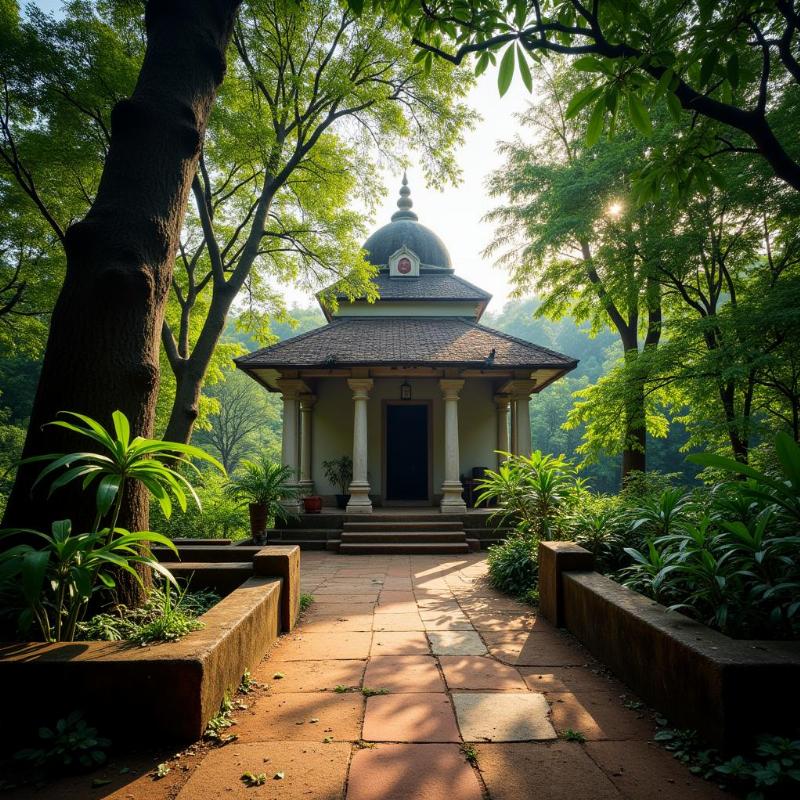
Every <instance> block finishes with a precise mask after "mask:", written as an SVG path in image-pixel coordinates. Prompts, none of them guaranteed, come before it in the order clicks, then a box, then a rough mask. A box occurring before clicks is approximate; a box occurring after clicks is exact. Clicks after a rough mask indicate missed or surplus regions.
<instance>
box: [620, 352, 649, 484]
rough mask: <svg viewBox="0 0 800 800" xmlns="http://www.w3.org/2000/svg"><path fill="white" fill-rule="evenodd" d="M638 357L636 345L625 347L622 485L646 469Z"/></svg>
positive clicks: (644, 432) (642, 388)
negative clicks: (633, 474)
mask: <svg viewBox="0 0 800 800" xmlns="http://www.w3.org/2000/svg"><path fill="white" fill-rule="evenodd" d="M638 355H639V349H638V345H637V344H635V343H634V344H630V343H628V344H626V346H625V370H626V378H625V379H626V382H627V384H628V385H627V389H626V393H625V421H624V428H625V433H624V435H625V442H624V445H623V450H622V483H623V485H624V484H625V481H626V480H627V479H628V478H629V477H630V474H631V473H632V472H644V471H645V470H646V469H647V424H646V421H645V408H644V381H643V380H642V379H641V377H640V376H639V375H638V374H636V366H635V365H636V360H637V358H638Z"/></svg>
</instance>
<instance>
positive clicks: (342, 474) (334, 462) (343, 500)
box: [322, 456, 353, 508]
mask: <svg viewBox="0 0 800 800" xmlns="http://www.w3.org/2000/svg"><path fill="white" fill-rule="evenodd" d="M322 471H323V472H324V473H325V478H326V479H327V480H328V481H330V482H331V483H332V484H333V485H334V486H335V487H336V488H338V489H339V492H340V493H339V494H337V495H336V507H337V508H347V503H348V501H349V500H350V495H349V494H348V493H347V489H348V487H349V486H350V482H351V481H352V480H353V459H352V458H350V456H340V457H339V458H333V459H331V460H330V461H323V462H322Z"/></svg>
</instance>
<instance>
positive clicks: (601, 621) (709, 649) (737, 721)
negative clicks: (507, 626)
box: [539, 542, 800, 750]
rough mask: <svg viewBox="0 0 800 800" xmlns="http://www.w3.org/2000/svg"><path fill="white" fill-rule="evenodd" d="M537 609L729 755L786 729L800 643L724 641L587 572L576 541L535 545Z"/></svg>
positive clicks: (676, 720) (798, 707)
mask: <svg viewBox="0 0 800 800" xmlns="http://www.w3.org/2000/svg"><path fill="white" fill-rule="evenodd" d="M539 597H540V612H541V613H542V615H543V616H544V617H546V618H547V619H549V620H550V621H551V622H553V623H554V624H556V625H559V626H562V627H566V628H567V630H569V631H570V632H571V633H572V634H574V635H575V636H576V637H577V638H578V639H579V640H580V641H581V642H582V643H583V644H584V645H585V646H586V647H587V648H588V649H589V650H590V651H591V652H592V653H593V654H594V655H595V656H597V658H598V659H600V661H602V662H603V663H605V664H606V665H607V666H608V667H609V668H610V669H611V670H612V671H613V672H614V673H615V674H616V675H617V676H618V677H619V678H621V679H622V680H623V681H624V682H625V683H626V684H627V685H628V686H630V688H631V689H632V690H633V691H635V692H636V694H638V695H639V697H641V698H642V700H644V701H645V702H647V703H648V704H649V705H651V706H652V707H653V708H656V709H657V710H659V711H660V712H661V713H663V714H664V715H665V716H666V717H667V718H668V719H669V720H670V722H671V723H672V724H674V725H676V726H678V727H682V728H692V729H695V730H698V731H700V732H701V733H702V734H703V735H704V736H705V737H706V738H707V739H708V740H709V741H710V742H711V743H713V744H714V745H716V746H718V747H720V748H722V749H724V750H731V749H735V748H737V747H739V746H746V745H748V744H750V743H751V741H752V739H753V738H754V737H755V736H757V735H758V734H760V733H774V734H780V733H789V734H791V733H792V732H793V730H794V729H795V728H796V726H797V719H798V714H799V713H800V693H798V691H797V686H798V683H800V643H798V642H764V641H747V640H739V639H731V638H730V637H728V636H725V635H723V634H721V633H719V632H718V631H715V630H713V629H711V628H708V627H707V626H705V625H702V624H701V623H698V622H695V621H694V620H692V619H690V618H689V617H686V616H685V615H683V614H679V613H675V612H669V611H667V609H666V608H665V607H664V606H661V605H659V604H658V603H656V602H654V601H653V600H650V599H649V598H647V597H645V596H643V595H640V594H638V593H637V592H634V591H631V590H630V589H627V588H625V587H624V586H621V585H620V584H618V583H615V582H614V581H612V580H611V579H609V578H606V577H605V576H604V575H600V574H599V573H597V572H594V571H593V570H592V555H591V553H589V552H588V551H586V550H584V549H583V548H581V547H579V546H578V545H576V544H574V543H573V542H542V543H541V544H540V545H539Z"/></svg>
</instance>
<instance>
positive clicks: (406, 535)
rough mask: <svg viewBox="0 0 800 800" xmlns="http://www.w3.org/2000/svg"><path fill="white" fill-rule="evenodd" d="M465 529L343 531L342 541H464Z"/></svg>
mask: <svg viewBox="0 0 800 800" xmlns="http://www.w3.org/2000/svg"><path fill="white" fill-rule="evenodd" d="M463 541H464V531H463V530H454V531H434V530H423V531H418V530H413V531H404V530H396V531H373V530H363V531H361V530H360V531H350V530H343V531H342V542H353V543H354V544H355V543H360V542H463Z"/></svg>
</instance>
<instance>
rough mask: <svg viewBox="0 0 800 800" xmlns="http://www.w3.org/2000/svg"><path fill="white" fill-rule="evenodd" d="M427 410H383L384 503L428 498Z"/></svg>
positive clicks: (402, 407)
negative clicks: (384, 438)
mask: <svg viewBox="0 0 800 800" xmlns="http://www.w3.org/2000/svg"><path fill="white" fill-rule="evenodd" d="M428 424H429V423H428V406H427V405H391V406H386V499H387V500H390V501H391V500H405V501H413V500H422V501H427V500H428V499H429V498H428Z"/></svg>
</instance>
